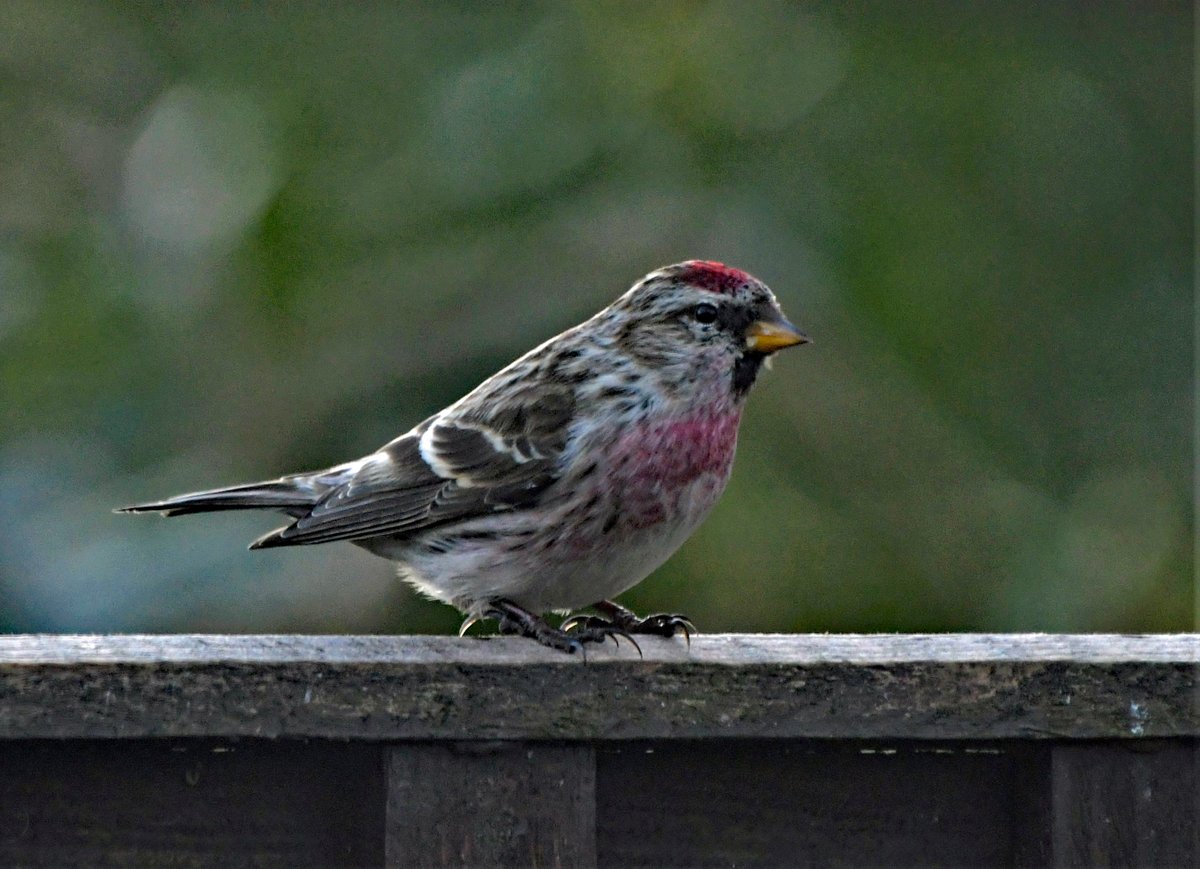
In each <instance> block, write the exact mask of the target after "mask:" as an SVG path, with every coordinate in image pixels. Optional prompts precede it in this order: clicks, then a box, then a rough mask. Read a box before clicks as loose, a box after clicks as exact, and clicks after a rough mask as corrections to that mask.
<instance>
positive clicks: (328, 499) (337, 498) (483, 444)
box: [255, 389, 574, 548]
mask: <svg viewBox="0 0 1200 869" xmlns="http://www.w3.org/2000/svg"><path fill="white" fill-rule="evenodd" d="M520 399H521V400H518V401H516V402H510V403H508V404H506V405H505V406H504V407H503V408H502V409H501V410H500V411H498V412H496V413H492V414H484V413H479V412H467V413H447V414H443V415H440V416H437V417H433V418H432V419H430V420H427V421H426V422H425V423H423V424H422V425H420V426H418V427H417V428H416V429H414V430H413V431H412V432H410V433H408V434H406V435H404V436H402V437H400V438H397V439H396V440H394V441H392V442H391V443H389V444H387V445H386V446H385V447H383V448H382V449H381V450H379V451H378V452H377V453H374V454H372V455H370V456H368V457H367V458H366V459H363V460H362V462H361V463H360V464H359V467H358V468H357V469H356V470H355V471H354V472H353V474H352V475H351V476H350V478H349V479H348V480H346V481H345V482H344V483H342V485H340V486H337V487H336V488H334V489H332V490H331V491H329V492H328V493H327V494H326V495H325V496H324V497H323V498H322V499H321V500H320V501H319V502H317V503H316V504H315V505H314V506H313V508H312V509H311V510H310V511H309V512H308V513H307V514H306V515H304V516H301V517H300V518H298V519H297V520H296V521H295V522H293V523H292V524H291V525H290V526H288V527H286V528H282V529H280V530H278V531H275V532H272V533H271V534H269V535H267V536H266V537H264V538H262V539H260V540H259V541H257V542H256V543H255V546H256V547H260V548H261V547H265V546H287V545H297V544H306V543H325V542H329V541H333V540H362V539H365V538H368V537H381V536H385V535H387V536H392V535H398V536H405V535H411V534H415V533H418V532H420V531H423V530H426V529H429V528H433V527H437V526H440V525H445V524H447V523H451V522H457V521H463V520H467V519H472V518H476V517H480V516H486V515H489V514H493V513H496V512H500V511H505V510H517V509H521V508H525V507H528V506H530V505H532V504H534V503H537V501H538V499H539V496H540V495H541V493H542V492H544V491H545V490H546V489H547V488H548V487H549V486H551V485H553V484H554V482H555V481H556V480H557V479H558V478H559V475H560V468H559V465H560V459H561V457H562V454H563V451H564V450H565V448H566V442H567V432H568V430H569V425H568V424H569V421H570V419H571V417H572V413H573V408H574V400H573V394H572V393H571V392H570V391H568V390H566V389H557V390H544V391H541V392H538V391H534V390H529V391H527V392H526V393H525V394H522V395H521V396H520ZM475 406H476V407H478V404H476V405H475ZM451 410H452V411H453V408H452V409H451Z"/></svg>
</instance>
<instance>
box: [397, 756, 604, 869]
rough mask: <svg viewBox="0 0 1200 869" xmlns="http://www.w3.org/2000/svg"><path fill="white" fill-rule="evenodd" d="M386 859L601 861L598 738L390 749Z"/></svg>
mask: <svg viewBox="0 0 1200 869" xmlns="http://www.w3.org/2000/svg"><path fill="white" fill-rule="evenodd" d="M386 842H387V845H386V853H387V866H389V867H397V869H398V867H437V866H448V867H449V866H473V867H492V866H545V867H563V866H572V867H574V866H579V867H584V869H586V867H588V866H595V865H596V760H595V752H594V750H593V749H592V747H591V746H590V745H579V744H573V745H564V744H555V743H524V744H522V743H512V742H509V743H504V742H458V743H408V744H405V745H397V746H394V747H392V748H391V749H389V761H388V797H387V830H386Z"/></svg>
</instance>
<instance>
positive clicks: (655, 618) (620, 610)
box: [596, 600, 699, 649]
mask: <svg viewBox="0 0 1200 869" xmlns="http://www.w3.org/2000/svg"><path fill="white" fill-rule="evenodd" d="M596 609H598V610H600V611H601V612H602V613H604V614H605V615H606V616H608V618H609V619H610V620H611V624H614V625H616V626H618V627H621V628H623V629H625V630H626V631H628V632H629V633H631V634H654V635H655V636H659V637H673V636H675V634H677V633H682V634H683V638H684V639H685V640H687V644H688V648H689V649H690V648H691V646H692V634H693V633H699V631H696V626H695V625H694V624H693V623H692V620H691V619H689V618H688V617H687V616H685V615H680V614H679V613H655V614H654V615H650V616H646V617H645V618H644V619H643V618H638V617H637V615H635V614H634V613H633V611H632V610H629V609H626V608H625V607H623V606H621V605H620V604H619V603H614V602H613V601H611V600H602V601H600V602H599V603H598V604H596Z"/></svg>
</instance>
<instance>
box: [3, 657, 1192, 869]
mask: <svg viewBox="0 0 1200 869" xmlns="http://www.w3.org/2000/svg"><path fill="white" fill-rule="evenodd" d="M641 644H642V649H643V652H644V655H645V657H644V658H639V657H638V656H637V654H636V652H634V650H633V649H632V648H631V647H630V646H629V645H623V646H622V647H621V648H620V649H614V648H613V647H612V646H609V647H608V648H606V649H593V650H589V655H588V658H587V660H586V661H584V660H583V659H581V658H579V657H578V656H574V657H573V656H567V655H563V654H561V653H558V652H553V651H550V650H547V649H543V648H540V647H537V646H535V645H534V644H532V643H529V642H528V641H524V640H518V639H509V638H505V639H487V640H481V639H473V638H468V639H457V638H447V637H301V636H0V865H3V866H10V865H14V866H15V865H31V866H63V865H139V866H140V865H171V866H179V865H187V866H209V865H211V866H230V865H256V866H289V867H290V866H338V865H343V866H372V865H376V866H377V865H388V866H427V865H469V866H476V865H478V866H483V865H541V866H556V865H561V866H596V865H601V866H608V865H612V866H627V865H643V866H651V865H653V866H667V865H680V866H692V865H733V864H736V865H739V866H742V865H767V866H774V865H828V864H842V865H847V864H849V865H857V864H872V865H971V866H989V865H995V866H1002V865H1058V866H1076V865H1138V866H1193V865H1196V862H1197V854H1198V853H1200V849H1198V847H1197V829H1198V825H1197V810H1198V803H1197V784H1198V779H1197V770H1196V767H1197V756H1198V746H1200V694H1198V693H1197V687H1198V686H1197V681H1198V679H1197V675H1198V670H1200V636H1197V635H1158V636H1105V635H1087V636H1063V635H937V636H923V635H901V636H846V635H837V636H763V635H750V636H743V635H738V636H716V635H713V636H707V635H701V636H698V637H696V638H695V639H694V640H693V642H692V644H691V648H690V649H689V648H688V646H687V645H686V644H685V643H684V642H683V641H682V640H657V639H652V638H647V639H645V640H641Z"/></svg>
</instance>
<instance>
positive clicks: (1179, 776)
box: [1051, 740, 1200, 867]
mask: <svg viewBox="0 0 1200 869" xmlns="http://www.w3.org/2000/svg"><path fill="white" fill-rule="evenodd" d="M1198 745H1200V743H1195V742H1193V743H1191V744H1188V743H1186V742H1172V743H1166V744H1163V743H1159V742H1157V741H1155V740H1150V741H1147V742H1142V743H1127V742H1123V743H1112V742H1094V743H1087V742H1084V743H1077V744H1060V745H1055V746H1054V748H1053V750H1052V757H1053V761H1052V772H1051V776H1052V782H1053V784H1052V799H1053V808H1052V812H1053V819H1052V823H1053V831H1054V832H1053V853H1054V861H1053V865H1055V866H1060V867H1074V866H1079V867H1093V866H1196V865H1197V859H1198V858H1200V854H1198V853H1197V850H1198V849H1197V841H1196V837H1197V832H1198V830H1200V827H1198V818H1197V813H1198V810H1200V779H1198V778H1197V747H1198Z"/></svg>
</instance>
